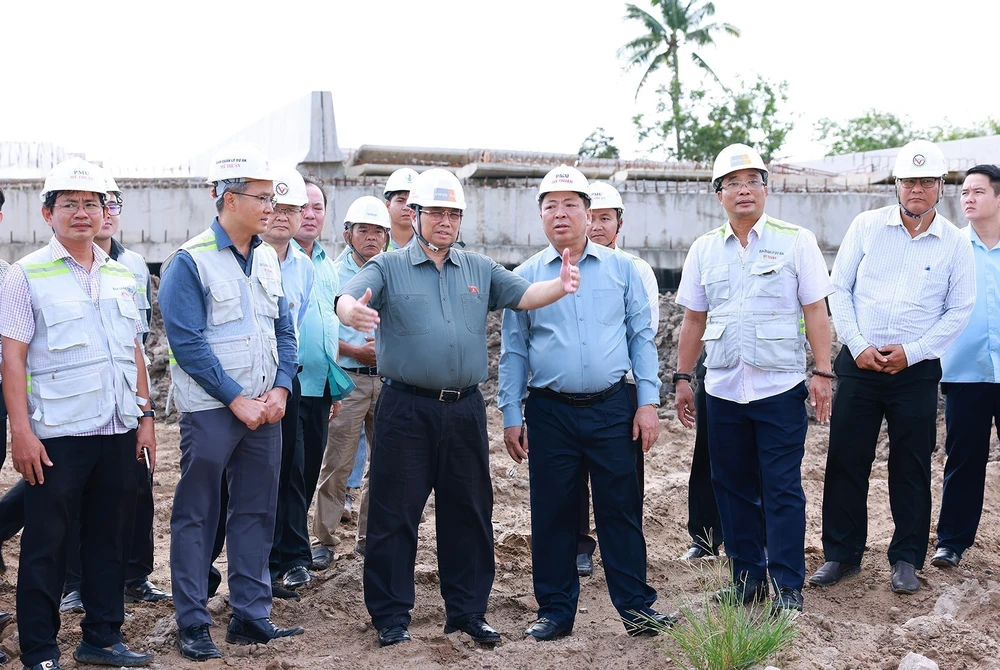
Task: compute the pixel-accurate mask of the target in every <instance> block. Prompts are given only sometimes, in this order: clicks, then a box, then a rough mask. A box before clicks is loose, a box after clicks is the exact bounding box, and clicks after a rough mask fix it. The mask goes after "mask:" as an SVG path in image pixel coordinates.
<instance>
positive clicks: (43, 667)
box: [21, 658, 62, 670]
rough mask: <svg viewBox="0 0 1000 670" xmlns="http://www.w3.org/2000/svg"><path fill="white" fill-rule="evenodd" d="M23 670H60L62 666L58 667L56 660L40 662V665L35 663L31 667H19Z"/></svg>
mask: <svg viewBox="0 0 1000 670" xmlns="http://www.w3.org/2000/svg"><path fill="white" fill-rule="evenodd" d="M21 667H23V668H24V670H62V666H61V665H59V661H58V660H57V659H54V658H53V659H52V660H51V661H42V662H41V663H35V664H34V665H32V666H30V667H29V666H27V665H24V666H21Z"/></svg>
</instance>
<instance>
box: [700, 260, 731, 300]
mask: <svg viewBox="0 0 1000 670" xmlns="http://www.w3.org/2000/svg"><path fill="white" fill-rule="evenodd" d="M701 285H702V286H704V287H705V297H707V298H708V302H709V305H712V306H714V305H718V304H719V303H722V302H725V301H726V300H729V265H728V264H727V265H714V266H712V267H709V268H705V269H704V270H703V271H702V273H701Z"/></svg>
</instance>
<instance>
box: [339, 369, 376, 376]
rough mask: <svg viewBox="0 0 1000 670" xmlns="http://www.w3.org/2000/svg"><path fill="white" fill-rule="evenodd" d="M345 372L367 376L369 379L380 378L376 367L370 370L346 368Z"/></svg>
mask: <svg viewBox="0 0 1000 670" xmlns="http://www.w3.org/2000/svg"><path fill="white" fill-rule="evenodd" d="M343 370H344V372H353V373H354V374H356V375H367V376H369V377H378V368H376V367H375V366H372V367H368V368H344V369H343Z"/></svg>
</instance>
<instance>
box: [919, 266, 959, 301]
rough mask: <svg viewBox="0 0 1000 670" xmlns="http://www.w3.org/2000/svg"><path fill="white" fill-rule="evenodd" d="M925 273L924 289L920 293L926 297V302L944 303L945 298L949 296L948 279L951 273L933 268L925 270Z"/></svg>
mask: <svg viewBox="0 0 1000 670" xmlns="http://www.w3.org/2000/svg"><path fill="white" fill-rule="evenodd" d="M923 274H924V281H923V290H922V291H920V293H921V294H922V296H923V297H924V298H925V301H924V304H930V305H934V306H936V305H938V304H940V305H944V301H945V298H947V297H948V281H949V279H950V277H951V275H949V274H948V273H947V272H934V271H931V270H925V271H924V273H923Z"/></svg>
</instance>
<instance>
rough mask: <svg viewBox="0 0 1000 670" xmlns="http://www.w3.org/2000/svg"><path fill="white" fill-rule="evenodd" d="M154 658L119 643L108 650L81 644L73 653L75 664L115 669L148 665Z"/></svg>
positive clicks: (151, 655)
mask: <svg viewBox="0 0 1000 670" xmlns="http://www.w3.org/2000/svg"><path fill="white" fill-rule="evenodd" d="M155 656H156V654H139V653H136V652H134V651H132V650H131V649H129V648H128V647H126V646H125V643H124V642H119V643H118V644H116V645H113V646H112V647H111V648H109V649H103V648H101V647H97V646H94V645H92V644H89V643H87V642H81V643H80V646H78V647H77V648H76V650H75V651H74V652H73V658H74V659H76V662H77V663H87V664H89V665H111V666H114V667H116V668H139V667H142V666H144V665H149V664H150V663H152V662H153V658H155Z"/></svg>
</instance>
